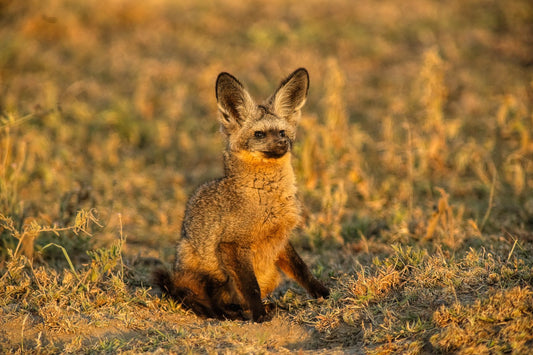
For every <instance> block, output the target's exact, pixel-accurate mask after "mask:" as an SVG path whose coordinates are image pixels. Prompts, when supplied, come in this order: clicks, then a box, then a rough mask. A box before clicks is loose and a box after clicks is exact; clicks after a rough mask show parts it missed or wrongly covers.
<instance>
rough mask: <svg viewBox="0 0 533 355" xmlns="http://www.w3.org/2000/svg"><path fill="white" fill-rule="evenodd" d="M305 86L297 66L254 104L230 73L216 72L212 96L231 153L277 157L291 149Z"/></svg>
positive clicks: (304, 73) (303, 73)
mask: <svg viewBox="0 0 533 355" xmlns="http://www.w3.org/2000/svg"><path fill="white" fill-rule="evenodd" d="M308 89H309V74H308V73H307V70H305V69H304V68H300V69H297V70H296V71H294V72H293V73H292V74H291V75H289V76H288V77H287V78H286V79H285V80H283V81H282V82H281V84H280V86H279V87H278V89H277V90H276V91H275V92H274V94H273V95H272V96H271V97H270V98H269V99H267V100H266V101H265V103H263V104H256V103H255V101H254V100H253V99H252V97H251V96H250V94H249V93H248V92H247V91H246V89H245V88H244V86H243V85H242V84H241V83H240V82H239V80H237V79H236V78H235V77H234V76H232V75H231V74H228V73H220V74H219V76H218V78H217V83H216V96H217V103H218V108H219V110H220V113H221V115H220V117H219V121H220V124H221V129H222V132H223V133H224V134H225V135H226V137H227V141H228V146H227V149H228V150H229V152H231V153H243V152H246V153H247V154H251V155H252V156H254V157H256V158H260V159H278V158H281V157H283V156H284V155H285V154H286V153H287V152H289V151H290V150H291V147H292V143H293V141H294V139H295V136H296V127H297V125H298V121H299V119H300V109H301V108H302V106H303V105H304V104H305V100H306V98H307V91H308Z"/></svg>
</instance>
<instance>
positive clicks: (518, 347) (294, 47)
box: [0, 0, 533, 354]
mask: <svg viewBox="0 0 533 355" xmlns="http://www.w3.org/2000/svg"><path fill="white" fill-rule="evenodd" d="M298 67H306V68H307V69H308V70H309V72H310V75H311V88H310V92H309V99H308V102H307V104H306V106H305V107H304V111H303V116H302V121H301V127H300V130H299V133H298V142H297V143H296V145H295V149H294V152H293V153H294V166H295V170H296V175H297V178H298V184H299V192H300V197H301V199H302V200H303V204H304V217H305V222H304V223H303V226H302V227H301V228H300V229H299V230H298V231H297V232H296V233H295V235H294V237H293V240H294V242H295V243H296V244H297V247H298V250H301V251H302V255H303V257H304V258H305V259H306V260H307V261H308V262H309V264H310V266H311V268H312V270H313V272H314V273H315V274H316V275H317V276H318V277H320V278H321V279H323V280H324V281H325V282H326V283H327V284H328V286H330V287H331V289H332V296H331V297H330V299H328V300H327V301H324V302H315V301H310V300H308V299H306V298H305V296H303V293H302V294H300V293H299V291H298V290H299V289H298V288H297V287H291V288H290V289H289V288H288V286H287V285H286V284H284V285H282V286H281V287H280V290H279V291H277V293H276V294H275V295H274V298H273V299H272V300H271V301H273V304H274V305H275V307H277V310H276V311H275V312H274V313H275V318H274V320H273V321H272V323H265V324H263V325H261V327H260V328H259V327H257V328H255V327H254V326H255V325H253V324H245V323H242V324H241V323H238V324H236V325H235V324H228V323H231V322H214V323H210V322H203V321H202V320H200V319H196V318H194V317H191V316H189V315H188V314H187V313H185V312H183V310H181V309H180V307H179V305H177V304H176V303H175V302H173V301H171V300H167V299H165V298H162V299H160V298H159V297H153V296H152V295H150V294H149V292H148V290H147V289H146V288H142V287H139V286H147V284H146V283H145V281H146V280H147V279H148V273H147V272H146V270H145V268H144V266H143V265H142V261H143V260H147V261H150V257H156V258H159V259H162V260H164V261H166V262H171V260H172V258H173V246H174V243H175V240H176V238H177V237H178V235H179V230H180V226H181V218H182V214H183V210H184V206H185V202H186V200H187V196H188V195H189V194H190V193H191V192H192V190H193V189H194V188H195V187H196V186H198V185H199V184H200V183H202V182H204V181H206V180H208V179H211V178H213V177H216V176H220V175H221V174H222V161H221V151H222V150H223V147H224V143H223V140H222V137H221V135H220V134H219V133H218V124H217V120H216V115H217V110H216V102H215V91H214V85H215V79H216V76H217V74H218V73H219V72H221V71H228V72H230V73H232V74H234V75H235V76H237V77H238V78H239V79H241V80H242V82H243V83H245V84H246V85H247V87H248V88H249V90H250V92H251V93H252V94H253V95H254V96H255V97H256V98H258V99H262V98H266V96H268V95H269V94H271V93H272V91H273V90H274V89H275V88H276V86H277V84H278V83H279V81H280V80H281V79H282V78H284V77H285V76H286V75H288V74H289V73H290V72H291V71H292V70H294V69H296V68H298ZM532 134H533V3H532V2H531V1H529V0H511V1H500V0H452V1H436V0H405V1H402V2H398V1H392V0H383V1H350V0H330V1H327V2H325V1H318V0H310V1H306V2H305V3H303V2H301V1H282V0H268V1H267V0H257V1H249V2H245V1H238V0H229V1H216V0H206V1H193V0H183V1H177V0H176V1H171V0H145V1H134V0H108V1H106V2H101V1H96V0H87V1H74V0H24V1H20V0H19V1H17V0H0V243H1V244H0V275H1V276H0V286H1V287H0V296H1V297H0V306H1V308H0V314H1V315H2V316H0V323H1V325H2V326H1V327H0V338H1V339H2V341H1V342H0V351H1V350H3V349H5V351H9V352H12V351H20V352H24V351H25V350H32V351H34V352H49V353H53V352H61V351H67V352H68V351H72V352H82V351H83V352H90V351H94V352H98V353H100V352H113V353H114V352H117V351H121V350H124V351H127V350H131V351H156V350H157V349H159V350H161V349H167V350H170V349H172V350H174V351H177V352H179V353H182V352H191V351H195V350H197V351H205V352H209V353H212V352H215V351H221V352H224V351H226V352H230V351H241V352H270V351H287V349H289V350H291V349H292V350H297V349H300V350H302V349H304V350H306V349H307V350H313V351H316V350H319V349H322V350H324V351H328V350H329V349H330V348H331V347H335V346H338V347H340V350H339V349H337V350H339V351H341V352H346V351H353V352H354V353H360V352H363V351H366V352H371V353H372V352H374V353H379V354H388V353H391V352H396V353H399V352H401V353H412V354H416V353H423V352H427V353H436V352H447V351H452V352H453V351H457V352H461V351H464V352H471V353H473V352H475V353H485V352H489V351H494V352H496V353H498V352H513V351H514V352H516V353H520V352H526V351H527V349H529V348H530V344H531V341H532V339H533V334H532V331H531V322H532V314H533V312H532V309H533V303H532V300H533V298H532V294H533V293H532V291H531V284H532V282H533V253H532V251H533V137H532ZM80 211H82V212H80ZM85 232H88V233H85ZM50 243H53V244H50ZM62 248H63V249H62ZM309 251H312V252H311V253H310V252H309ZM20 254H24V255H26V256H33V262H30V261H28V260H27V259H25V258H23V257H22V256H20ZM123 256H124V258H123ZM139 256H140V257H139ZM145 258H146V259H145ZM152 261H153V260H152ZM70 262H72V263H70ZM300 291H301V290H300ZM279 310H281V311H279ZM287 324H288V325H287ZM25 327H26V332H25ZM19 329H22V331H19ZM110 329H111V330H112V331H111V330H110ZM295 329H296V330H295ZM309 329H311V330H309ZM289 330H290V331H292V330H295V331H296V333H293V335H294V334H298V336H293V337H292V338H291V339H293V340H287V339H288V338H287V334H288V333H289V332H290V331H289ZM308 330H309V331H312V333H309V332H308V333H306V332H307V331H308ZM106 332H109V333H106ZM113 332H115V333H113ZM116 332H120V336H118V335H117V336H115V335H114V334H117V333H116ZM298 332H300V333H298ZM69 334H70V335H69ZM102 334H104V335H102ZM105 334H107V335H105ZM300 334H304V335H302V336H300ZM256 335H257V336H256ZM41 336H42V338H41ZM294 338H298V339H299V340H298V341H297V342H296V343H291V342H293V341H294ZM69 349H70V350H69Z"/></svg>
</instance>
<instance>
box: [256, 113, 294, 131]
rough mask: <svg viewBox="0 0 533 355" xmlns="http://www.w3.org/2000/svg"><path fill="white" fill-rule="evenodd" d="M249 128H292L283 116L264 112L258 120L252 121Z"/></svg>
mask: <svg viewBox="0 0 533 355" xmlns="http://www.w3.org/2000/svg"><path fill="white" fill-rule="evenodd" d="M247 128H248V129H249V130H253V131H281V130H290V128H291V126H290V125H289V123H288V122H287V121H286V120H284V119H282V118H279V117H277V116H274V115H271V114H264V115H262V116H261V117H259V118H258V119H257V120H255V121H253V122H250V125H249V126H248V127H247Z"/></svg>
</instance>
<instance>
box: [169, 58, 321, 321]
mask: <svg viewBox="0 0 533 355" xmlns="http://www.w3.org/2000/svg"><path fill="white" fill-rule="evenodd" d="M308 87H309V76H308V73H307V71H306V70H305V69H303V68H301V69H298V70H296V71H295V72H294V73H292V74H291V75H290V76H289V77H288V78H287V79H285V80H284V81H283V82H282V83H281V84H280V86H279V87H278V89H277V90H276V91H275V92H274V94H273V95H272V96H271V97H270V98H269V99H267V100H266V101H265V102H264V103H262V104H257V103H255V101H254V100H253V99H252V98H251V96H250V95H249V93H248V92H247V91H246V90H245V89H244V87H243V85H242V84H241V83H240V82H239V81H238V80H237V79H236V78H235V77H233V76H232V75H230V74H228V73H221V74H220V75H219V76H218V78H217V82H216V97H217V103H218V108H219V110H220V117H219V121H220V124H221V131H222V132H223V133H224V135H225V136H226V149H225V151H224V176H223V177H222V178H220V179H217V180H214V181H210V182H208V183H206V184H204V185H202V186H200V187H199V188H198V189H197V190H196V192H195V193H194V194H193V195H192V196H191V198H190V199H189V201H188V203H187V208H186V212H185V216H184V220H183V226H182V231H181V238H180V240H179V242H178V244H177V247H176V261H175V264H174V272H173V274H172V275H171V276H169V277H167V278H166V279H165V278H164V277H162V279H165V280H164V281H163V282H162V284H163V286H164V287H165V288H166V289H167V290H168V292H169V293H171V294H172V295H174V296H175V297H177V298H179V299H180V300H182V301H183V303H184V304H185V305H186V306H189V308H192V309H193V310H194V311H196V312H197V313H200V314H203V315H206V316H214V317H219V318H230V319H235V318H244V319H246V318H249V317H250V316H249V313H250V312H251V313H252V318H253V319H254V320H256V321H260V320H264V317H265V315H266V313H265V311H264V307H263V306H262V303H261V297H264V296H266V295H268V294H269V293H270V292H272V291H273V290H274V289H275V288H276V287H277V285H278V283H279V278H280V277H279V270H280V269H281V270H283V271H284V272H285V273H286V274H288V275H289V276H291V277H293V278H295V279H296V280H297V281H298V282H299V283H300V284H302V286H304V287H305V288H306V289H307V290H308V291H309V292H311V293H312V294H313V292H315V294H313V295H314V296H324V297H325V296H327V294H328V293H329V291H328V290H327V289H326V288H325V287H324V286H322V285H321V284H320V282H318V280H316V279H315V278H314V277H313V276H312V275H311V274H310V272H309V270H308V269H307V266H305V264H304V263H303V261H302V260H301V259H300V258H299V256H298V255H297V254H296V252H295V251H294V249H293V248H292V245H290V243H289V240H288V239H289V235H290V233H291V231H292V230H293V229H294V227H295V226H296V225H297V224H298V223H299V220H300V217H299V216H300V206H299V203H298V201H297V199H296V185H295V178H294V172H293V170H292V166H291V154H290V152H291V149H292V145H293V142H294V140H295V137H296V128H297V125H298V121H299V119H300V109H301V108H302V106H303V105H304V103H305V100H306V97H307V92H308ZM295 258H296V259H295ZM302 265H303V266H302ZM302 280H303V281H302ZM309 288H313V291H310V290H309ZM316 290H318V291H316Z"/></svg>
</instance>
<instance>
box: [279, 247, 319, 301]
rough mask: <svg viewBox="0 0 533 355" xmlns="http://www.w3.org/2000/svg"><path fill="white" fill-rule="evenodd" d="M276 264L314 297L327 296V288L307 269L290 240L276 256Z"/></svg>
mask: <svg viewBox="0 0 533 355" xmlns="http://www.w3.org/2000/svg"><path fill="white" fill-rule="evenodd" d="M276 265H277V266H278V267H279V268H280V269H281V270H283V272H284V273H285V274H287V276H289V277H291V278H293V279H294V280H296V282H298V283H299V284H300V285H301V286H302V287H303V288H305V289H306V290H307V292H308V293H309V294H310V295H311V296H313V297H314V298H319V297H324V298H327V297H328V296H329V289H328V288H327V287H326V286H324V285H322V283H321V282H320V281H318V280H317V279H316V277H314V276H313V274H311V271H309V268H308V267H307V265H306V264H305V263H304V261H303V260H302V258H300V256H299V255H298V253H297V252H296V250H294V247H293V246H292V244H291V243H290V242H288V243H287V246H286V247H285V249H284V250H283V251H282V252H281V254H280V255H279V256H278V260H277V261H276Z"/></svg>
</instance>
